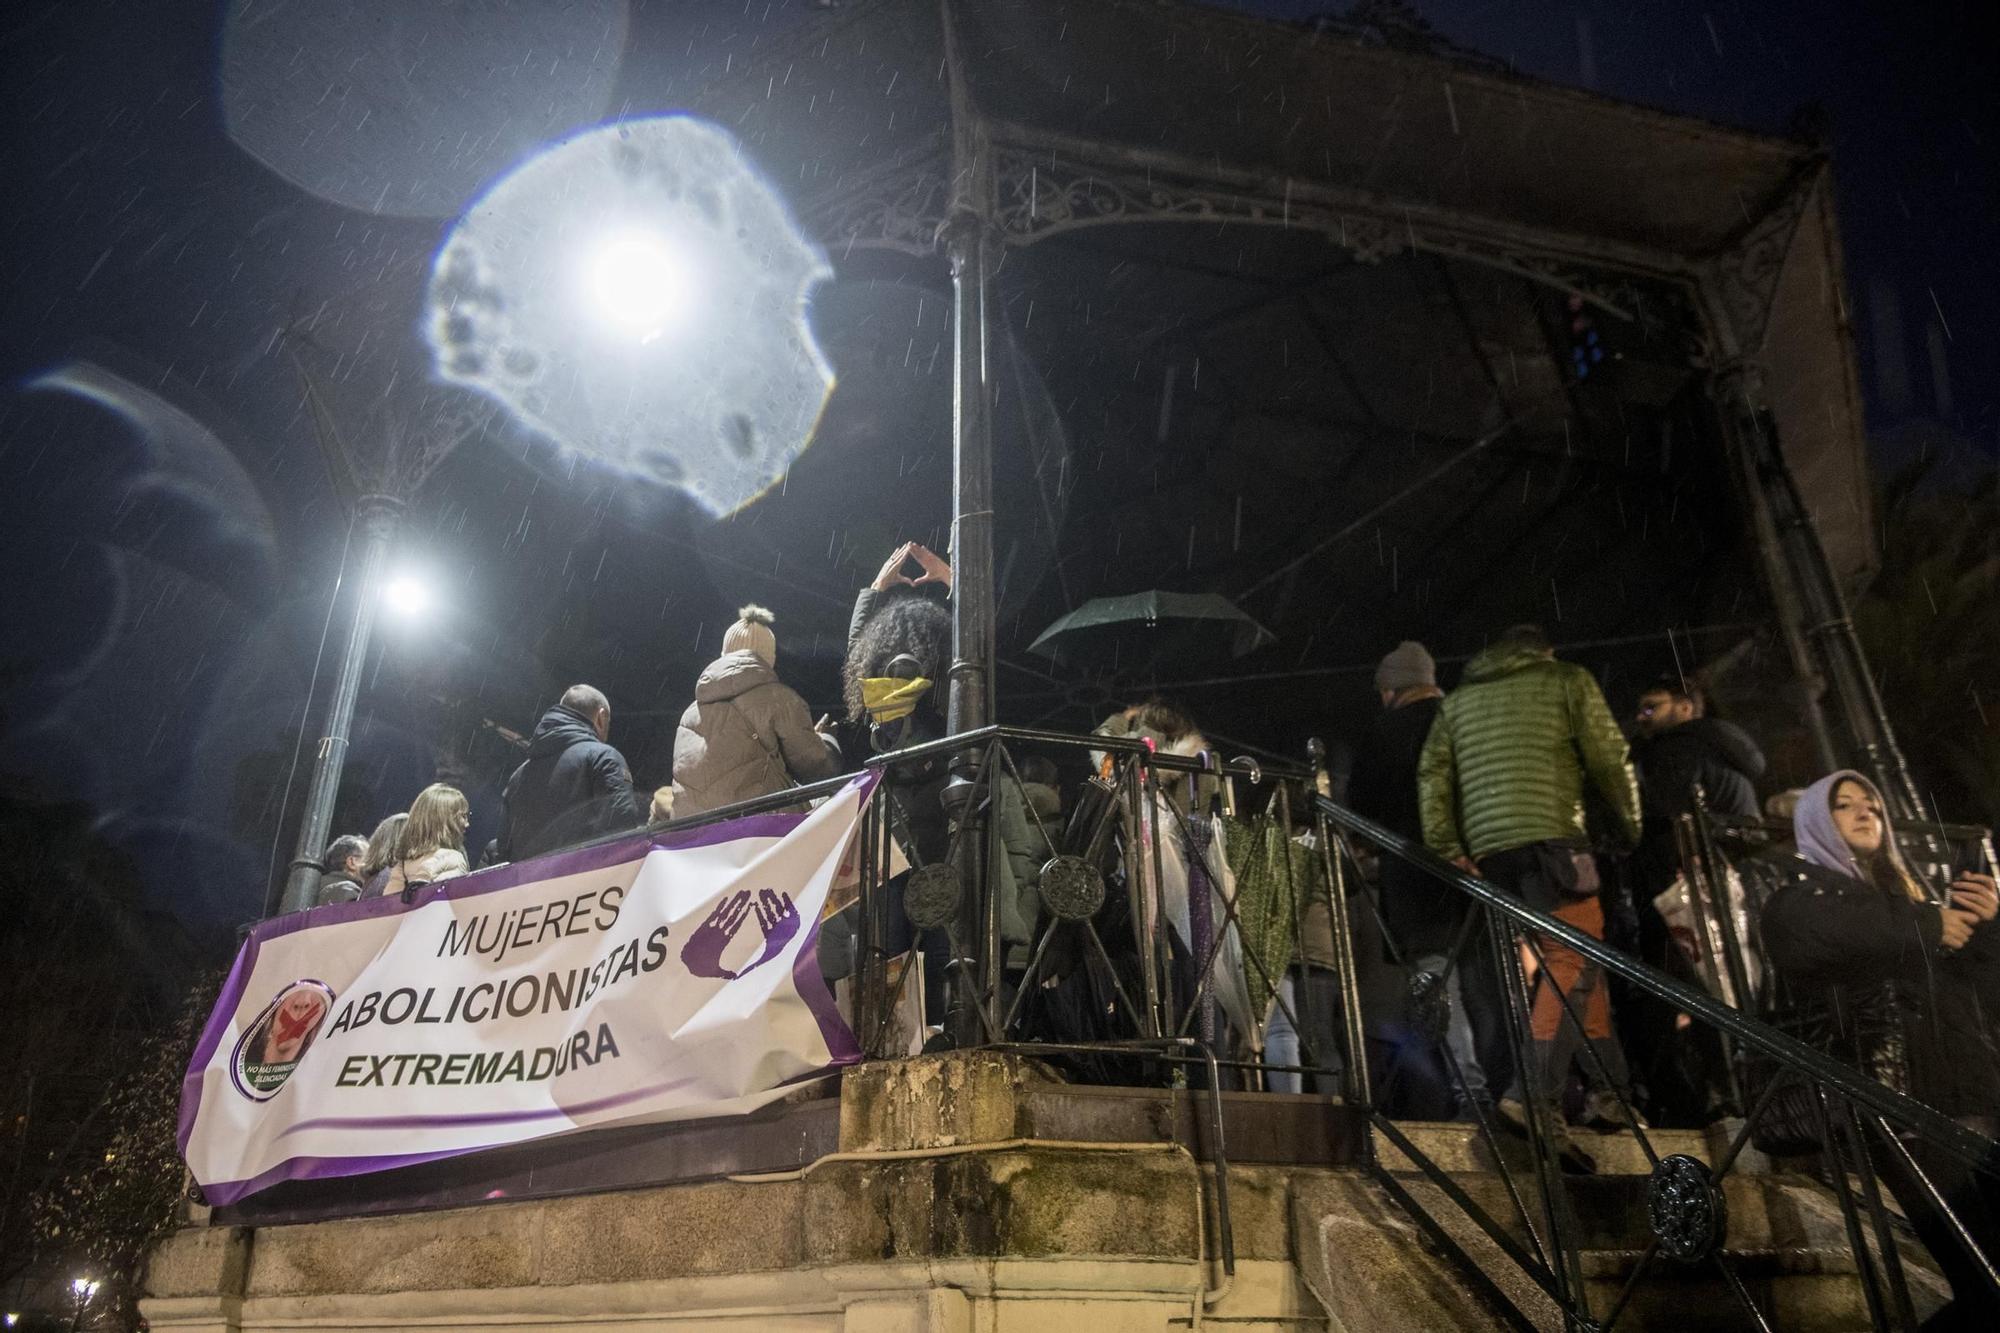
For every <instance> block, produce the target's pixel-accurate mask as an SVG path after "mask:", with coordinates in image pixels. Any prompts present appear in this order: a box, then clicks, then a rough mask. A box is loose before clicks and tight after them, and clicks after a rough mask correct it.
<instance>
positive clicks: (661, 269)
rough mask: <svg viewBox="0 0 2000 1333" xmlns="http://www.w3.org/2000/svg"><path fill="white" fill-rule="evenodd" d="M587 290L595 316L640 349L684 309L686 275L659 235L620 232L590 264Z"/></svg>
mask: <svg viewBox="0 0 2000 1333" xmlns="http://www.w3.org/2000/svg"><path fill="white" fill-rule="evenodd" d="M588 290H589V293H590V298H591V302H592V304H593V307H594V309H595V311H596V314H597V316H598V317H599V318H600V319H601V320H603V321H604V322H605V323H608V324H609V325H611V327H612V328H614V329H616V330H617V331H619V332H621V333H625V334H629V335H631V336H632V337H634V338H637V339H638V340H639V343H640V344H641V345H642V346H643V345H645V344H646V343H650V342H651V341H653V339H655V338H657V337H659V336H660V334H662V333H663V332H665V331H666V330H667V328H668V327H670V326H671V325H673V324H675V323H677V322H679V320H680V318H681V317H682V315H683V314H684V313H685V312H686V310H687V306H688V296H689V290H688V278H687V270H686V268H685V266H684V264H683V261H682V260H681V258H680V256H679V255H677V254H676V253H675V251H674V248H673V247H672V246H671V245H669V244H668V243H667V240H666V238H665V237H664V236H662V235H660V234H659V233H657V232H652V231H640V230H633V231H625V232H620V233H618V234H617V235H615V236H613V237H611V239H610V240H608V241H606V242H605V243H604V244H603V245H601V246H599V247H598V248H597V250H596V251H595V253H593V254H592V256H591V259H590V272H589V276H588Z"/></svg>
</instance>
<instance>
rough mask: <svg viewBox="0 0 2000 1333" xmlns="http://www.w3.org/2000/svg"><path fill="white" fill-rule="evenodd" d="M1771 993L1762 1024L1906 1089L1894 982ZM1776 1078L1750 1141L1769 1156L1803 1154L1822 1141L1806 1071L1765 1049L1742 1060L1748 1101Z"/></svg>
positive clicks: (1905, 1058) (1906, 1052)
mask: <svg viewBox="0 0 2000 1333" xmlns="http://www.w3.org/2000/svg"><path fill="white" fill-rule="evenodd" d="M1771 989H1772V991H1773V993H1774V995H1775V997H1776V998H1775V999H1774V1001H1773V1003H1772V1004H1771V1006H1770V1007H1769V1008H1767V1010H1766V1011H1765V1013H1764V1014H1763V1021H1764V1023H1765V1024H1766V1025H1768V1026H1770V1027H1774V1028H1776V1029H1778V1031H1780V1032H1782V1033H1784V1034H1785V1035H1786V1036H1788V1037H1791V1038H1792V1039H1793V1040H1795V1041H1800V1042H1803V1043H1805V1044H1806V1045H1808V1046H1811V1047H1813V1048H1814V1049H1815V1050H1818V1051H1821V1052H1824V1053H1825V1054H1827V1055H1830V1056H1832V1057H1833V1058H1834V1059H1835V1060H1838V1061H1839V1062H1840V1063H1841V1064H1844V1065H1846V1066H1847V1067H1848V1068H1850V1069H1853V1070H1855V1071H1857V1072H1858V1073H1861V1074H1863V1075H1865V1076H1867V1077H1869V1078H1872V1079H1874V1080H1875V1081H1876V1082H1878V1083H1880V1084H1882V1085H1883V1086H1885V1087H1888V1088H1891V1089H1893V1090H1895V1091H1897V1092H1908V1091H1909V1082H1910V1078H1909V1045H1908V1040H1907V1037H1906V1035H1905V1031H1904V1026H1903V1024H1904V1016H1903V1009H1902V1005H1901V1003H1900V1002H1899V1000H1898V999H1897V996H1896V987H1895V985H1894V984H1893V983H1890V982H1884V983H1882V984H1880V985H1876V986H1870V987H1867V988H1865V989H1861V990H1856V991H1847V990H1843V989H1841V988H1838V987H1833V986H1828V987H1824V988H1823V989H1822V990H1821V992H1820V993H1819V994H1817V995H1810V994H1807V995H1800V994H1794V993H1790V992H1791V989H1792V988H1790V987H1786V986H1783V985H1779V986H1774V987H1772V988H1771ZM1773 1083H1778V1084H1779V1085H1780V1086H1779V1087H1778V1089H1777V1091H1776V1092H1774V1093H1771V1096H1770V1101H1769V1104H1768V1105H1766V1106H1765V1107H1764V1109H1763V1110H1762V1111H1761V1112H1760V1113H1759V1114H1758V1116H1757V1122H1756V1124H1755V1125H1754V1126H1752V1128H1751V1131H1750V1142H1751V1143H1752V1144H1753V1145H1754V1146H1755V1147H1756V1148H1757V1149H1758V1151H1760V1152H1763V1153H1766V1154H1768V1155H1770V1156H1772V1157H1803V1156H1805V1155H1807V1154H1810V1153H1816V1152H1818V1151H1820V1149H1822V1148H1823V1147H1825V1146H1826V1145H1825V1142H1824V1140H1823V1139H1822V1138H1821V1111H1820V1107H1819V1105H1818V1102H1819V1098H1818V1095H1817V1093H1816V1092H1815V1091H1814V1089H1813V1085H1812V1081H1811V1079H1810V1078H1809V1077H1807V1076H1805V1075H1802V1074H1798V1073H1795V1072H1793V1071H1791V1070H1788V1069H1787V1068H1786V1067H1785V1066H1783V1065H1781V1064H1779V1063H1778V1062H1777V1061H1776V1060H1774V1059H1772V1058H1771V1057H1769V1056H1767V1055H1764V1054H1763V1053H1762V1052H1758V1051H1752V1052H1749V1053H1747V1054H1746V1055H1745V1057H1744V1062H1743V1084H1744V1092H1745V1094H1746V1095H1747V1096H1748V1097H1749V1098H1750V1104H1751V1107H1753V1108H1754V1107H1755V1106H1756V1104H1757V1103H1758V1101H1760V1100H1762V1099H1763V1097H1764V1094H1765V1093H1766V1092H1767V1091H1768V1090H1769V1089H1770V1088H1771V1086H1772V1084H1773Z"/></svg>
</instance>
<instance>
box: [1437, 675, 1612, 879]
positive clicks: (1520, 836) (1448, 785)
mask: <svg viewBox="0 0 2000 1333" xmlns="http://www.w3.org/2000/svg"><path fill="white" fill-rule="evenodd" d="M1587 787H1588V788H1591V789H1594V790H1595V792H1596V794H1597V795H1598V796H1599V797H1601V798H1602V800H1603V802H1604V804H1605V805H1607V806H1609V807H1610V811H1611V816H1612V819H1613V821H1614V823H1615V824H1616V832H1617V833H1618V834H1620V835H1622V837H1623V839H1624V841H1625V843H1626V845H1627V846H1631V845H1634V844H1636V843H1637V842H1638V840H1639V780H1638V778H1637V776H1636V775H1635V774H1634V773H1633V771H1632V761H1631V756H1630V752H1629V750H1628V749H1627V747H1626V744H1625V734H1624V733H1623V732H1622V731H1620V730H1619V729H1618V722H1617V720H1616V719H1615V718H1613V717H1612V716H1611V708H1610V705H1608V704H1606V703H1605V702H1604V694H1603V692H1602V691H1601V690H1599V689H1598V688H1597V681H1596V680H1595V679H1594V678H1592V676H1591V674H1590V673H1589V672H1588V671H1585V670H1584V669H1583V668H1582V667H1580V666H1577V665H1576V664H1575V663H1573V662H1558V661H1557V660H1556V659H1555V658H1553V657H1551V656H1549V654H1548V653H1546V652H1538V651H1536V650H1534V649H1532V648H1524V647H1519V646H1516V645H1512V644H1505V643H1499V644H1494V645H1493V646H1492V647H1490V648H1487V649H1486V650H1485V651H1484V652H1481V653H1480V654H1479V655H1478V656H1476V657H1474V658H1473V659H1472V661H1470V662H1469V663H1467V664H1466V668H1465V679H1464V680H1463V681H1462V682H1461V683H1460V684H1459V687H1458V688H1457V689H1455V690H1453V691H1452V692H1451V693H1450V694H1448V695H1446V696H1445V700H1444V704H1443V706H1442V707H1441V708H1440V709H1439V710H1438V718H1437V721H1436V722H1435V723H1433V724H1432V725H1431V733H1430V736H1429V738H1428V739H1426V740H1425V742H1424V750H1423V755H1422V757H1421V758H1420V759H1419V760H1418V764H1417V804H1418V808H1419V812H1420V814H1421V816H1422V819H1423V827H1424V842H1425V843H1426V844H1428V845H1429V846H1430V848H1431V850H1432V851H1434V852H1436V853H1437V854H1438V855H1440V856H1442V857H1445V858H1446V859H1451V858H1453V857H1458V856H1470V857H1472V858H1473V859H1474V860H1479V859H1481V858H1483V857H1487V856H1491V855H1493V854H1494V853H1495V852H1504V851H1507V850H1510V849H1512V848H1515V847H1526V846H1528V845H1529V844H1530V843H1536V842H1573V843H1580V842H1585V841H1587V840H1588V838H1589V833H1590V830H1589V829H1588V828H1587V826H1586V824H1585V819H1584V800H1585V795H1586V788H1587ZM1604 831H1606V832H1609V831H1611V830H1604Z"/></svg>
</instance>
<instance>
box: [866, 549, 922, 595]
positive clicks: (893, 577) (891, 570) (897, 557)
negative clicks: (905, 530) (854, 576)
mask: <svg viewBox="0 0 2000 1333" xmlns="http://www.w3.org/2000/svg"><path fill="white" fill-rule="evenodd" d="M915 545H916V543H915V542H904V543H903V544H902V545H901V546H898V547H897V548H896V550H895V552H894V554H892V555H891V556H890V557H889V558H888V559H887V560H885V561H883V562H882V569H881V572H880V573H878V574H876V575H875V582H873V583H872V584H870V585H869V586H870V587H872V588H873V589H875V591H876V592H887V591H888V590H889V589H890V588H893V587H895V586H896V585H897V584H898V583H909V582H911V579H910V576H909V575H907V574H905V573H904V572H903V566H904V565H905V564H907V563H909V559H910V552H911V548H913V547H914V546H915Z"/></svg>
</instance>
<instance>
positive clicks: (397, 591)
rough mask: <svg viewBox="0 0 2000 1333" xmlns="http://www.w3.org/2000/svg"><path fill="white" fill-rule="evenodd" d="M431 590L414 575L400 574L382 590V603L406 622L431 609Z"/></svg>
mask: <svg viewBox="0 0 2000 1333" xmlns="http://www.w3.org/2000/svg"><path fill="white" fill-rule="evenodd" d="M431 601H432V598H431V589H430V585H429V584H428V583H425V582H424V581H423V580H422V579H420V578H418V577H417V576H416V575H414V574H398V575H396V577H394V578H392V579H390V580H389V582H388V583H387V584H385V585H384V586H383V588H382V603H383V605H385V606H387V607H388V608H389V609H390V610H391V611H393V612H395V613H396V614H397V615H399V616H401V617H403V618H404V619H406V620H413V619H415V618H416V617H418V616H420V615H423V614H424V613H425V612H426V611H428V610H430V609H431Z"/></svg>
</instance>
